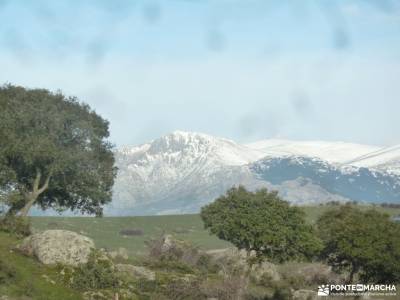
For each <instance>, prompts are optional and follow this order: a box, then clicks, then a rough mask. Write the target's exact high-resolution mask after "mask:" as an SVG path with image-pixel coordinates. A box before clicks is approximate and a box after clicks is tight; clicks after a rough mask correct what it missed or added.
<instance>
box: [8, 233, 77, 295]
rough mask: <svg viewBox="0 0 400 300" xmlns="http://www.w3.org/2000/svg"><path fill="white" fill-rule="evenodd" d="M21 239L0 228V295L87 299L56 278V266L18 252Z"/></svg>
mask: <svg viewBox="0 0 400 300" xmlns="http://www.w3.org/2000/svg"><path fill="white" fill-rule="evenodd" d="M18 242H20V241H18V240H17V239H16V238H15V237H13V236H11V235H9V234H7V233H4V232H1V231H0V296H3V295H8V296H11V297H17V298H13V299H40V300H54V299H59V300H79V299H83V298H82V296H81V294H79V293H77V292H75V291H73V290H71V289H70V288H68V287H66V286H64V285H63V284H61V283H60V282H57V283H56V282H55V280H56V278H57V274H56V273H57V272H56V270H55V268H50V267H46V266H44V265H42V264H40V263H39V262H38V261H37V260H35V259H32V258H29V257H26V256H23V255H20V254H17V253H15V252H14V250H13V248H14V247H15V245H16V244H17V243H18ZM0 298H1V297H0ZM1 299H3V298H1ZM7 299H8V298H7Z"/></svg>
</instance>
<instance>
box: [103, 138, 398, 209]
mask: <svg viewBox="0 0 400 300" xmlns="http://www.w3.org/2000/svg"><path fill="white" fill-rule="evenodd" d="M388 149H389V148H388ZM398 151H399V147H397V148H396V147H392V149H391V150H390V151H384V148H382V147H376V146H368V145H358V144H351V143H342V142H338V143H335V142H321V141H316V142H297V141H287V140H265V141H260V142H256V143H251V144H246V145H241V144H238V143H236V142H234V141H231V140H228V139H224V138H216V137H213V136H210V135H206V134H201V133H191V132H183V131H176V132H173V133H171V134H168V135H166V136H163V137H161V138H158V139H156V140H153V141H151V142H149V143H147V144H143V145H140V146H135V147H123V148H121V149H119V150H118V151H117V152H116V163H117V166H118V168H119V172H118V176H117V179H116V183H115V186H114V200H113V202H112V204H111V205H110V206H109V207H107V209H106V213H108V214H161V213H183V212H197V211H198V210H199V209H200V207H201V206H203V205H204V204H206V203H208V202H210V201H212V200H213V199H214V198H216V197H217V196H219V195H220V194H222V193H224V192H225V191H226V190H227V189H228V188H230V187H232V186H233V185H238V184H243V185H245V186H247V187H248V188H251V189H254V188H259V187H267V188H269V189H276V190H278V191H279V192H280V194H281V195H282V197H284V198H285V199H287V200H289V201H292V202H296V203H310V202H325V201H332V200H339V201H347V200H358V201H372V202H378V201H387V202H389V201H400V192H399V189H400V187H399V184H400V175H399V176H398V175H396V172H397V170H399V169H400V168H399V159H398V156H397V154H398V153H399V152H398ZM396 153H397V154H396Z"/></svg>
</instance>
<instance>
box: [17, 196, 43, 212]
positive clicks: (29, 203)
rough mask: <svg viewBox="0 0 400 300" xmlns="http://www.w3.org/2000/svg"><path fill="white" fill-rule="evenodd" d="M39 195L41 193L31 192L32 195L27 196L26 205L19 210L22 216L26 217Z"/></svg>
mask: <svg viewBox="0 0 400 300" xmlns="http://www.w3.org/2000/svg"><path fill="white" fill-rule="evenodd" d="M38 196H39V195H36V194H34V193H30V195H28V196H27V197H26V200H27V202H26V204H25V206H24V207H23V208H22V209H21V210H20V212H19V214H20V216H21V217H26V216H27V215H28V213H29V210H30V209H31V207H32V205H33V204H34V203H35V201H36V199H37V197H38Z"/></svg>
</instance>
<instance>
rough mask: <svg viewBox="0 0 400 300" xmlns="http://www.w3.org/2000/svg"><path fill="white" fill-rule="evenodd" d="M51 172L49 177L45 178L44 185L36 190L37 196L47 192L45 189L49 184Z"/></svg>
mask: <svg viewBox="0 0 400 300" xmlns="http://www.w3.org/2000/svg"><path fill="white" fill-rule="evenodd" d="M52 173H53V172H52V171H50V173H49V175H48V176H47V177H46V180H45V181H44V184H43V185H42V187H41V188H40V189H38V190H37V194H38V195H40V194H41V193H43V192H44V191H45V190H47V188H48V187H49V183H50V178H51V175H52Z"/></svg>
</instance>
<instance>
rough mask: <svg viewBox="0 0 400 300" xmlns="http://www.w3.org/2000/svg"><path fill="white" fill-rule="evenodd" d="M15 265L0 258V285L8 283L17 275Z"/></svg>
mask: <svg viewBox="0 0 400 300" xmlns="http://www.w3.org/2000/svg"><path fill="white" fill-rule="evenodd" d="M16 275H17V271H16V270H15V267H13V266H12V265H11V264H9V263H7V262H6V261H4V260H0V285H3V284H7V283H9V282H10V281H13V279H14V278H15V277H16Z"/></svg>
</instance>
